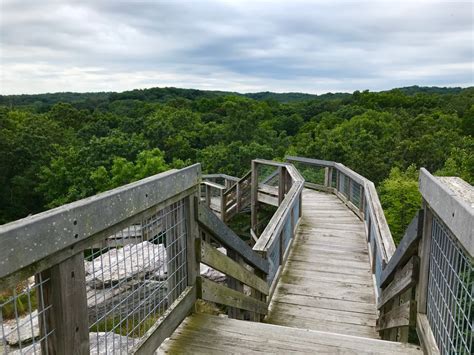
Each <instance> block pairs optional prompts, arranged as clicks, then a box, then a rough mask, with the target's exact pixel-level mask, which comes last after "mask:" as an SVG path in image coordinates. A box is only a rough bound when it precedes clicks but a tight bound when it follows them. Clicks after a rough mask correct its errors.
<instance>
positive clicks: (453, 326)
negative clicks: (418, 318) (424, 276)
mask: <svg viewBox="0 0 474 355" xmlns="http://www.w3.org/2000/svg"><path fill="white" fill-rule="evenodd" d="M473 285H474V268H473V263H472V260H471V259H470V258H469V257H468V255H467V254H466V253H465V252H464V250H463V249H461V247H459V246H458V245H457V243H456V240H455V238H454V237H453V236H452V235H451V233H450V231H449V230H448V229H447V228H446V227H445V226H444V225H443V223H442V222H441V221H439V220H438V218H437V217H434V218H433V222H432V241H431V249H430V273H429V282H428V301H427V315H428V320H429V322H430V325H431V329H432V331H433V334H434V336H435V339H436V342H437V344H438V347H439V349H440V351H441V353H442V354H472V353H473V351H474V347H473V341H474V339H473V332H474V329H473V328H474V325H473V321H474V310H473V303H474V301H473Z"/></svg>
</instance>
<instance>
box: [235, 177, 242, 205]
mask: <svg viewBox="0 0 474 355" xmlns="http://www.w3.org/2000/svg"><path fill="white" fill-rule="evenodd" d="M240 194H241V192H240V181H239V182H237V184H236V186H235V208H236V211H237V212H236V213H239V212H240V209H241V203H240V198H241V197H240Z"/></svg>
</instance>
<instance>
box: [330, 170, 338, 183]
mask: <svg viewBox="0 0 474 355" xmlns="http://www.w3.org/2000/svg"><path fill="white" fill-rule="evenodd" d="M331 187H337V171H336V170H334V169H333V171H332V174H331Z"/></svg>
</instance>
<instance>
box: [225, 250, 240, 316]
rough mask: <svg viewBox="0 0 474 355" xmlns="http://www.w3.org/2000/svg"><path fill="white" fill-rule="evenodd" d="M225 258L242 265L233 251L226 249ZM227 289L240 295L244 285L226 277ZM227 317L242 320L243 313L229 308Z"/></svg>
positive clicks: (237, 309)
mask: <svg viewBox="0 0 474 355" xmlns="http://www.w3.org/2000/svg"><path fill="white" fill-rule="evenodd" d="M227 256H228V257H229V258H231V259H232V260H234V261H236V262H237V263H239V264H241V265H242V264H243V262H242V258H241V257H240V256H239V254H238V253H237V252H235V251H234V250H232V249H227ZM227 287H229V288H231V289H232V290H236V291H239V292H242V293H243V292H244V284H243V283H242V282H240V281H239V280H236V279H234V278H233V277H230V276H227ZM227 315H228V316H229V318H234V319H243V316H244V313H243V312H242V310H241V309H239V308H234V307H229V309H228V311H227Z"/></svg>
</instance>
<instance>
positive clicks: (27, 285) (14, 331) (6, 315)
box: [0, 274, 54, 354]
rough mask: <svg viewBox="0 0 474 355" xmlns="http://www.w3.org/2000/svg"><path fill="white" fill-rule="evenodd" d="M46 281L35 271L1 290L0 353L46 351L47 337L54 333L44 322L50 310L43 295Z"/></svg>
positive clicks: (50, 307)
mask: <svg viewBox="0 0 474 355" xmlns="http://www.w3.org/2000/svg"><path fill="white" fill-rule="evenodd" d="M49 282H50V279H49V278H43V277H42V275H41V274H38V275H37V276H36V278H35V277H31V278H29V279H26V280H24V281H22V282H19V283H18V284H17V285H16V287H14V288H13V289H11V290H8V291H6V290H4V291H2V292H1V293H0V336H1V339H0V354H48V353H49V349H48V340H49V339H50V337H51V335H52V334H53V332H54V329H53V328H52V326H51V325H50V324H48V323H47V322H46V319H47V318H48V317H47V316H48V313H49V312H51V311H52V306H51V305H50V304H48V303H47V300H46V297H45V288H46V287H47V284H48V283H49ZM42 346H43V351H41V349H42Z"/></svg>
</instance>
